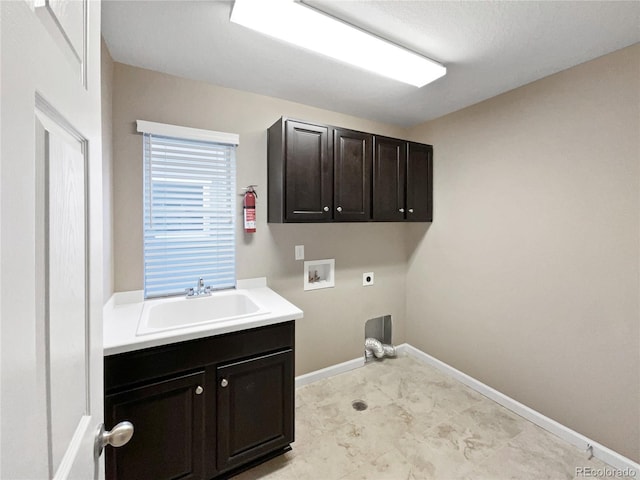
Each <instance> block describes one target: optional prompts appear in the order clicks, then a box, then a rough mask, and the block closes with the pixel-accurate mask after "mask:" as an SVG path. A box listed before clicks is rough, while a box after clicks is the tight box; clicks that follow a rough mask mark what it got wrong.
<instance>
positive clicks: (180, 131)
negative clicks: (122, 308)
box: [138, 120, 238, 298]
mask: <svg viewBox="0 0 640 480" xmlns="http://www.w3.org/2000/svg"><path fill="white" fill-rule="evenodd" d="M138 131H142V132H143V134H144V142H143V144H144V215H143V216H144V296H145V298H150V297H158V296H166V295H175V294H182V293H184V292H185V290H186V289H188V288H190V287H196V286H197V283H198V279H199V278H200V277H202V278H203V279H204V282H205V285H210V286H211V287H212V288H213V289H222V288H233V287H235V282H236V272H235V218H236V215H235V204H236V179H235V149H236V145H237V143H238V140H237V135H232V134H220V133H217V132H209V131H206V130H196V129H190V128H185V127H177V126H174V125H164V124H156V123H152V122H144V121H140V120H139V121H138Z"/></svg>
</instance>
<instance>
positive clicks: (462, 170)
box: [406, 45, 640, 461]
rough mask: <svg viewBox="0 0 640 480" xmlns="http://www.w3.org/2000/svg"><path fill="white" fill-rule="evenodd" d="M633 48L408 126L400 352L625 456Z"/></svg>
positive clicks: (631, 378) (632, 342) (639, 439)
mask: <svg viewBox="0 0 640 480" xmlns="http://www.w3.org/2000/svg"><path fill="white" fill-rule="evenodd" d="M639 58H640V46H637V45H636V46H634V47H630V48H627V49H624V50H621V51H619V52H615V53H613V54H610V55H607V56H604V57H601V58H599V59H596V60H594V61H591V62H588V63H586V64H582V65H579V66H577V67H575V68H572V69H569V70H566V71H564V72H561V73H559V74H556V75H553V76H551V77H547V78H545V79H542V80H540V81H537V82H535V83H532V84H530V85H527V86H525V87H522V88H519V89H517V90H514V91H511V92H508V93H506V94H503V95H500V96H498V97H495V98H493V99H490V100H488V101H485V102H483V103H480V104H478V105H475V106H473V107H470V108H467V109H465V110H462V111H459V112H457V113H453V114H451V115H448V116H445V117H443V118H440V119H437V120H435V121H432V122H429V123H426V124H424V125H422V126H419V127H416V128H414V129H413V130H412V131H411V132H410V135H411V136H412V137H413V138H414V139H415V140H418V141H424V142H430V143H433V145H434V152H435V173H434V177H435V185H434V189H435V198H434V204H435V214H434V223H433V224H432V225H431V227H430V228H429V231H428V234H427V235H426V236H424V235H423V233H422V231H417V232H415V233H414V232H409V233H408V236H407V242H408V245H409V247H410V251H412V255H411V258H410V260H409V265H408V274H407V280H406V281H407V326H406V335H407V338H408V339H410V341H411V343H412V344H414V345H415V346H416V347H418V348H420V349H422V350H424V351H426V352H428V353H430V354H432V355H434V356H435V357H437V358H439V359H441V360H443V361H445V362H447V363H449V364H451V365H453V366H455V367H456V368H458V369H460V370H462V371H464V372H466V373H467V374H470V375H472V376H473V377H475V378H477V379H479V380H481V381H483V382H485V383H487V384H489V385H491V386H492V387H494V388H496V389H497V390H499V391H501V392H504V393H505V394H507V395H509V396H511V397H513V398H515V399H517V400H519V401H521V402H522V403H524V404H525V405H528V406H529V407H532V408H534V409H535V410H538V411H540V412H542V413H544V414H546V415H548V416H549V417H551V418H553V419H555V420H557V421H559V422H561V423H563V424H565V425H567V426H569V427H570V428H573V429H575V430H577V431H578V432H581V433H583V434H585V435H587V436H589V437H591V438H593V439H594V440H596V441H598V442H600V443H603V444H604V445H606V446H608V447H610V448H613V449H614V450H616V451H618V452H620V453H622V454H623V455H626V456H628V457H630V458H632V459H634V460H635V461H639V460H640V327H639V324H640V311H639V305H638V302H639V298H640V296H639V293H640V285H639V274H640V248H639V247H640V245H639V241H640V222H639V211H640V202H639V198H640V197H639V195H640V189H639V181H640V175H639V163H640V125H639V117H640V89H639V86H640V85H639V82H640V60H639Z"/></svg>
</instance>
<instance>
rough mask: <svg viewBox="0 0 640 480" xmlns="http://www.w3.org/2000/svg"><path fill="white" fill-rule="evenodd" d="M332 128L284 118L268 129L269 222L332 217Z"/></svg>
mask: <svg viewBox="0 0 640 480" xmlns="http://www.w3.org/2000/svg"><path fill="white" fill-rule="evenodd" d="M330 140H331V139H330V137H329V127H327V126H320V125H313V124H310V123H304V122H298V121H294V120H286V119H283V118H281V119H280V120H279V121H278V122H276V123H275V124H274V125H273V126H272V127H271V128H269V131H268V143H269V145H268V154H269V164H268V176H269V206H268V211H269V213H268V220H269V222H276V223H279V222H280V223H281V222H328V221H331V219H332V205H333V159H332V155H331V154H330V152H331V150H330V148H329V142H330Z"/></svg>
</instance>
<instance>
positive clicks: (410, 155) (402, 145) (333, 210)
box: [268, 117, 433, 223]
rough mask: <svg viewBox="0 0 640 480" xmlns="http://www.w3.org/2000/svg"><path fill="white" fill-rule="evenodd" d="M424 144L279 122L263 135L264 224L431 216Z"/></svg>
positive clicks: (424, 219) (428, 164)
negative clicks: (265, 159) (266, 180)
mask: <svg viewBox="0 0 640 480" xmlns="http://www.w3.org/2000/svg"><path fill="white" fill-rule="evenodd" d="M432 157H433V149H432V147H431V146H430V145H423V144H418V143H413V142H407V141H406V140H399V139H393V138H387V137H381V136H377V135H373V134H371V133H365V132H358V131H354V130H348V129H344V128H339V127H332V126H326V125H315V124H312V123H308V122H301V121H298V120H291V119H288V118H285V117H283V118H281V119H280V120H278V121H277V122H276V123H275V124H273V125H272V126H271V127H270V128H269V130H268V171H269V172H268V177H269V186H268V196H269V198H268V203H269V206H268V211H269V215H268V221H269V222H271V223H289V222H362V221H364V222H367V221H395V222H404V221H421V222H427V221H431V219H432V213H431V212H432V186H433V182H432V177H431V175H432Z"/></svg>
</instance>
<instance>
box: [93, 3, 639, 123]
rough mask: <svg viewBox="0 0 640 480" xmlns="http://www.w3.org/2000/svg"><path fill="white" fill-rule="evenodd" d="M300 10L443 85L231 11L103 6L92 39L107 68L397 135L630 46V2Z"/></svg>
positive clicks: (633, 13) (633, 19)
mask: <svg viewBox="0 0 640 480" xmlns="http://www.w3.org/2000/svg"><path fill="white" fill-rule="evenodd" d="M263 1H269V0H263ZM305 3H307V4H309V5H311V6H313V7H314V8H317V9H320V10H322V11H324V12H325V13H327V14H330V15H333V16H335V17H338V18H339V19H341V20H343V21H346V22H348V23H351V24H353V25H356V26H358V27H360V28H362V29H364V30H367V31H369V32H372V33H374V34H376V35H378V36H380V37H383V38H385V39H387V40H390V41H392V42H394V43H397V44H399V45H402V46H404V47H406V48H409V49H411V50H414V51H416V52H418V53H421V54H423V55H425V56H427V57H430V58H432V59H434V60H436V61H439V62H441V63H443V64H444V65H445V66H446V67H447V69H448V71H447V75H446V76H444V77H442V78H440V79H439V80H436V81H435V82H434V83H432V84H429V85H426V86H424V87H422V88H416V87H412V86H408V85H404V84H402V83H399V82H396V81H394V80H389V79H386V78H382V77H378V76H376V75H374V74H371V73H368V72H365V71H363V70H360V69H357V68H355V67H350V66H348V65H345V64H342V63H339V62H337V61H334V60H331V59H328V58H326V57H321V56H318V55H316V54H313V53H311V52H308V51H306V50H302V49H300V48H297V47H295V46H292V45H289V44H286V43H284V42H281V41H278V40H275V39H273V38H270V37H266V36H263V35H261V34H259V33H257V32H253V31H251V30H248V29H246V28H244V27H241V26H239V25H236V24H233V23H231V22H229V16H230V13H231V8H232V6H233V2H232V1H202V0H200V1H185V0H183V1H121V0H106V1H104V2H103V12H102V29H103V35H104V38H105V41H106V43H107V45H108V47H109V51H110V52H111V55H112V56H113V59H114V60H115V61H117V62H121V63H126V64H130V65H135V66H139V67H143V68H148V69H152V70H157V71H160V72H165V73H169V74H173V75H178V76H181V77H186V78H191V79H195V80H202V81H206V82H209V83H212V84H215V85H221V86H225V87H231V88H235V89H239V90H246V91H249V92H255V93H259V94H263V95H269V96H272V97H278V98H282V99H286V100H292V101H295V102H300V103H304V104H307V105H313V106H316V107H320V108H324V109H328V110H333V111H338V112H342V113H347V114H351V115H355V116H358V117H364V118H369V119H372V120H378V121H381V122H385V123H391V124H397V125H401V126H405V127H408V126H412V125H415V124H418V123H422V122H424V121H426V120H430V119H433V118H436V117H439V116H442V115H445V114H447V113H450V112H453V111H456V110H459V109H461V108H464V107H466V106H469V105H472V104H474V103H477V102H479V101H481V100H484V99H486V98H490V97H493V96H495V95H498V94H500V93H502V92H505V91H508V90H511V89H513V88H516V87H518V86H520V85H524V84H526V83H529V82H532V81H534V80H537V79H539V78H542V77H545V76H547V75H550V74H552V73H555V72H558V71H560V70H564V69H566V68H569V67H571V66H574V65H577V64H579V63H582V62H585V61H587V60H591V59H593V58H596V57H598V56H601V55H604V54H606V53H609V52H612V51H614V50H618V49H620V48H623V47H625V46H628V45H631V44H634V43H636V42H639V41H640V2H638V1H610V0H606V1H549V0H547V1H500V2H496V1H402V0H387V1H373V0H368V1H363V0H349V1H345V0H342V1H336V0H333V1H331V0H306V1H305ZM639 81H640V78H639ZM282 113H283V114H285V115H286V113H287V112H282Z"/></svg>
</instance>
